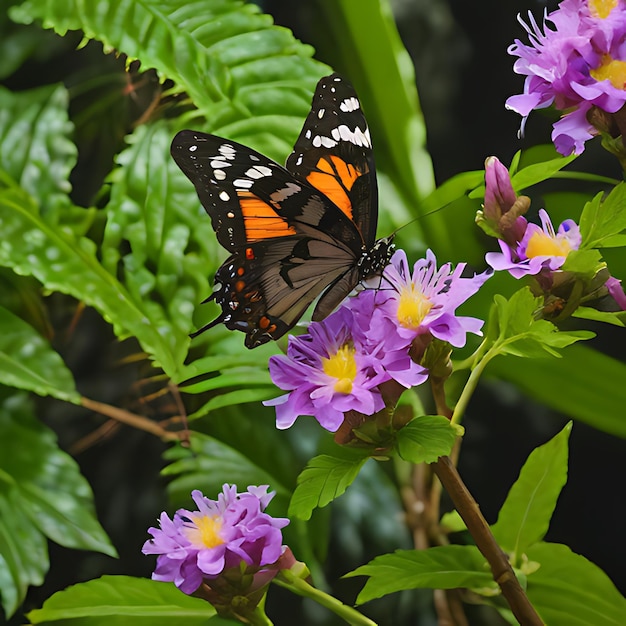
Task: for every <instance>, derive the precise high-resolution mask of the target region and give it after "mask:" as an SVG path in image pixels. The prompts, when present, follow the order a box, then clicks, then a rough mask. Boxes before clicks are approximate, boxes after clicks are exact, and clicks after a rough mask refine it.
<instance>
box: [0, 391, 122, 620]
mask: <svg viewBox="0 0 626 626" xmlns="http://www.w3.org/2000/svg"><path fill="white" fill-rule="evenodd" d="M3 395H4V397H2V404H1V405H0V432H2V437H1V438H0V509H1V512H0V556H1V558H2V559H3V560H4V563H5V564H6V567H7V571H8V572H9V575H8V577H9V578H10V580H8V581H7V580H5V581H4V584H3V585H2V587H1V589H2V601H3V605H4V607H5V611H6V612H7V613H9V614H10V613H12V612H13V611H14V610H15V608H16V607H17V604H19V603H20V602H21V601H22V600H23V599H24V596H25V593H26V589H27V587H28V585H31V584H41V582H42V581H43V575H44V574H45V572H46V571H47V569H48V560H47V547H46V537H47V538H49V539H52V540H53V541H55V542H56V543H58V544H60V545H62V546H65V547H70V548H78V549H84V550H95V551H98V552H102V553H104V554H108V555H111V556H115V549H114V548H113V546H112V545H111V543H110V542H109V540H108V537H107V536H106V534H105V532H104V530H103V529H102V527H101V526H100V524H99V523H98V521H97V518H96V516H95V510H94V506H93V495H92V493H91V488H90V487H89V484H88V483H87V481H86V480H85V479H84V478H83V477H82V475H81V474H80V472H79V469H78V466H77V464H76V462H75V461H74V460H73V459H72V458H71V457H70V456H69V455H67V454H66V453H65V452H63V451H62V450H60V449H59V448H58V446H57V444H56V437H55V435H54V433H53V432H52V431H51V430H49V429H48V428H46V427H45V426H44V425H43V424H41V423H40V422H39V421H38V420H36V419H35V418H34V417H33V415H32V407H31V406H30V402H29V401H28V399H27V398H26V396H25V395H24V394H15V395H12V396H7V395H6V393H5V394H3ZM0 569H2V567H0Z"/></svg>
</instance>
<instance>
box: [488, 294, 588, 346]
mask: <svg viewBox="0 0 626 626" xmlns="http://www.w3.org/2000/svg"><path fill="white" fill-rule="evenodd" d="M540 306H541V299H540V298H535V297H534V296H533V295H532V293H531V292H530V289H529V288H528V287H524V288H522V289H520V290H519V291H516V292H515V293H514V294H513V295H512V296H511V298H510V299H509V300H507V299H506V298H504V296H501V295H500V294H496V295H495V296H494V305H493V307H492V309H491V311H490V314H489V327H488V330H487V335H488V338H489V339H490V340H491V342H493V345H492V347H490V349H489V352H490V358H493V357H494V356H495V355H496V354H511V355H514V356H519V357H541V356H546V353H547V354H549V355H552V356H557V357H558V356H561V355H560V353H559V352H557V350H556V349H559V348H564V347H566V346H569V345H571V344H572V343H574V342H576V341H581V340H584V339H591V338H592V337H594V336H595V335H594V333H592V332H589V331H584V330H579V331H559V330H558V329H557V327H556V326H555V325H554V324H552V323H551V322H549V321H548V320H542V319H540V320H536V319H535V318H534V314H535V312H536V311H537V310H538V309H539V308H540Z"/></svg>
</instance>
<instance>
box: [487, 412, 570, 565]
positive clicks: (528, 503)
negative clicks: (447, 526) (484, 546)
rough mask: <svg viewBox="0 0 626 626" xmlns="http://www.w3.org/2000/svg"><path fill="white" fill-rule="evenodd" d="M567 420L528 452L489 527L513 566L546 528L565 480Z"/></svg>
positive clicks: (540, 538) (519, 561)
mask: <svg viewBox="0 0 626 626" xmlns="http://www.w3.org/2000/svg"><path fill="white" fill-rule="evenodd" d="M571 430H572V423H571V422H570V423H569V424H567V426H565V428H564V429H563V430H562V431H561V432H560V433H558V434H557V435H556V436H555V437H553V438H552V439H551V440H550V441H548V443H545V444H544V445H542V446H539V447H538V448H536V449H535V450H533V451H532V452H531V453H530V456H529V457H528V459H527V460H526V463H524V466H523V467H522V470H521V471H520V475H519V478H518V479H517V480H516V481H515V483H514V485H513V486H512V487H511V489H510V491H509V494H508V496H507V498H506V500H505V502H504V504H503V505H502V508H501V509H500V513H499V515H498V521H497V522H496V524H495V525H494V526H493V527H492V532H493V534H494V537H495V538H496V541H497V542H498V543H499V544H500V546H501V547H502V549H503V550H505V551H506V552H507V553H508V554H509V557H510V559H511V564H512V565H513V566H514V567H519V566H520V563H521V558H522V555H523V554H524V553H525V552H526V551H527V549H528V548H529V547H530V546H532V545H533V544H534V543H537V542H538V541H541V540H542V539H543V537H544V535H545V534H546V532H547V531H548V526H549V525H550V519H551V517H552V513H553V512H554V509H555V507H556V502H557V499H558V497H559V494H560V493H561V489H562V488H563V486H564V485H565V483H566V482H567V457H568V450H567V443H568V439H569V434H570V432H571Z"/></svg>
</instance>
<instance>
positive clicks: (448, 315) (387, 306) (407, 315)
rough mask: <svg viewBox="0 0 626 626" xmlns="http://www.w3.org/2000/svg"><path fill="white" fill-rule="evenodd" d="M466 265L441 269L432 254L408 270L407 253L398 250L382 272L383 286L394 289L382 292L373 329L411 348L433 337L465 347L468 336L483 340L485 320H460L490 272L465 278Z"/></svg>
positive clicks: (444, 265)
mask: <svg viewBox="0 0 626 626" xmlns="http://www.w3.org/2000/svg"><path fill="white" fill-rule="evenodd" d="M465 265H466V264H465V263H459V264H458V265H457V266H456V268H455V269H454V270H453V269H452V266H451V265H450V263H444V264H443V265H442V266H441V267H440V268H439V269H437V259H436V258H435V255H434V254H433V252H432V251H431V250H427V251H426V258H424V259H420V260H419V261H417V263H415V265H414V266H413V272H411V268H410V266H409V262H408V259H407V257H406V253H405V252H404V251H403V250H398V251H397V252H396V253H395V254H394V255H393V257H392V258H391V263H390V264H389V265H388V266H387V267H386V268H385V271H384V273H383V280H384V283H387V284H388V285H389V286H390V287H391V289H388V290H385V289H383V290H381V292H380V293H381V294H382V296H383V298H384V302H382V303H381V304H380V305H379V306H378V309H377V311H376V316H375V317H374V319H373V323H372V327H373V328H374V329H375V332H376V333H377V334H378V337H379V338H380V341H390V337H395V338H396V339H395V340H396V341H398V340H399V341H400V342H401V343H404V345H407V346H408V345H410V344H411V342H412V341H413V339H415V337H416V336H417V335H421V334H427V333H428V334H430V335H432V336H433V337H435V338H437V339H440V340H441V341H447V342H448V343H450V344H452V345H453V346H455V347H457V348H460V347H462V346H464V345H465V341H466V335H467V333H468V332H470V333H474V334H476V335H481V334H482V333H481V330H480V329H481V328H482V326H483V323H484V322H483V321H482V320H479V319H477V318H475V317H462V316H457V315H456V313H455V312H456V309H457V308H458V307H459V306H460V305H461V304H462V303H463V302H465V301H466V300H467V299H468V298H469V297H470V296H472V295H474V294H475V293H476V292H477V291H478V290H479V289H480V287H481V286H482V285H483V283H484V282H485V281H486V280H487V279H488V278H489V277H490V276H491V272H490V271H488V272H484V273H482V274H476V275H474V276H473V277H471V278H462V277H461V274H462V273H463V270H464V269H465Z"/></svg>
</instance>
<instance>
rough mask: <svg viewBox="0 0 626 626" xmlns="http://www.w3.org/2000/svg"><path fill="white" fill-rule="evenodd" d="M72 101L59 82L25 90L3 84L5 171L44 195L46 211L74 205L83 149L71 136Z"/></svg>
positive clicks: (0, 148) (0, 120)
mask: <svg viewBox="0 0 626 626" xmlns="http://www.w3.org/2000/svg"><path fill="white" fill-rule="evenodd" d="M68 100H69V98H68V94H67V90H66V89H65V87H63V86H62V85H58V84H57V85H52V86H50V85H47V86H45V87H39V88H37V89H31V90H27V91H22V92H10V91H9V90H7V89H5V88H4V87H0V111H2V115H0V169H3V170H4V171H5V172H7V173H8V174H9V176H10V177H11V178H13V179H14V180H16V181H17V182H18V184H19V185H20V186H21V187H22V188H23V189H25V190H26V191H27V192H28V193H29V194H30V195H32V196H35V197H37V198H40V201H41V205H42V211H43V212H47V211H50V210H52V209H58V208H60V207H67V206H69V204H70V201H69V198H68V196H67V194H68V193H69V191H70V184H69V182H68V179H69V175H70V172H71V170H72V168H73V167H74V165H75V164H76V155H77V150H76V146H75V145H74V144H73V143H72V141H70V139H69V137H70V135H71V133H72V130H73V125H72V123H71V122H70V121H69V118H68V113H67V106H68Z"/></svg>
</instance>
